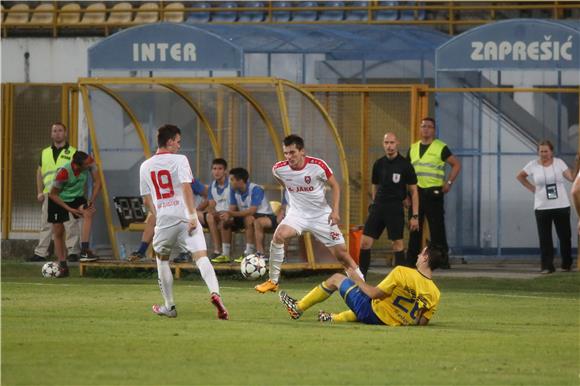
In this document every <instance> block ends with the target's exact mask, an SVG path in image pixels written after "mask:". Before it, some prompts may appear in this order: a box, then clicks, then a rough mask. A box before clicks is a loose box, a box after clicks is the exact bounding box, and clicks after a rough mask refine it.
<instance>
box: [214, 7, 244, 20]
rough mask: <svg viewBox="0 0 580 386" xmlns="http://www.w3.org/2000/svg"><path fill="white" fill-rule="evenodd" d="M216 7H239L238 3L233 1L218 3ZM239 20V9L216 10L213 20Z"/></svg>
mask: <svg viewBox="0 0 580 386" xmlns="http://www.w3.org/2000/svg"><path fill="white" fill-rule="evenodd" d="M216 8H232V9H236V8H238V5H237V4H236V3H233V2H225V3H217V7H216ZM236 20H238V11H215V12H213V15H212V18H211V21H216V22H233V21H236Z"/></svg>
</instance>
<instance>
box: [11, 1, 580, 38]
mask: <svg viewBox="0 0 580 386" xmlns="http://www.w3.org/2000/svg"><path fill="white" fill-rule="evenodd" d="M87 3H88V2H78V4H79V5H81V7H80V9H62V6H63V5H65V4H71V3H70V2H59V1H52V2H50V3H49V4H52V5H53V6H52V8H51V9H42V10H37V9H36V8H28V9H14V6H12V7H10V8H6V9H3V11H2V13H3V16H2V21H3V23H2V33H3V36H8V35H9V33H10V32H14V31H25V30H31V29H35V30H36V31H38V30H39V29H40V30H45V31H46V32H50V33H51V34H52V36H58V35H59V34H62V33H63V32H65V31H66V30H69V31H70V30H71V29H73V30H92V31H95V32H97V33H98V34H104V35H108V34H109V33H110V32H111V31H112V30H116V29H119V28H126V27H130V26H134V25H139V24H144V23H147V22H156V21H163V20H166V19H167V21H177V22H185V21H186V20H187V17H188V15H195V14H197V15H201V14H208V15H215V14H216V13H220V12H222V13H223V12H233V13H236V14H243V13H244V12H261V13H262V16H261V17H260V20H259V21H238V20H237V16H236V18H235V19H236V21H212V20H211V17H209V16H208V20H207V22H210V23H214V24H228V23H236V24H268V23H271V24H293V23H300V24H386V25H389V24H391V25H428V26H432V27H437V28H438V29H441V30H443V31H446V32H448V33H449V34H451V35H453V34H455V33H456V32H458V31H457V29H458V27H463V29H465V28H469V27H471V26H476V25H481V24H486V23H489V22H493V21H496V20H500V19H505V18H513V17H525V16H526V15H522V14H518V15H513V16H511V15H505V14H502V12H504V11H536V12H538V11H540V12H541V11H544V13H545V18H550V19H565V18H570V19H577V18H578V15H579V13H580V3H578V2H563V1H544V2H534V3H531V4H530V3H528V4H523V3H518V2H514V3H512V4H497V3H496V2H492V1H487V2H478V3H477V4H475V3H473V2H470V1H438V2H415V4H417V5H411V4H402V3H403V2H392V3H393V4H397V5H383V4H381V2H379V1H369V2H361V4H360V5H356V6H355V5H344V6H336V7H334V6H329V5H322V4H325V2H323V1H319V2H318V4H319V6H316V7H304V6H291V7H280V6H276V5H275V3H276V2H274V1H263V2H262V3H263V4H264V6H263V7H247V6H243V4H244V2H241V1H238V2H237V3H236V4H237V5H240V6H237V7H232V8H229V7H223V6H221V7H214V6H212V7H209V8H200V3H204V4H210V3H212V2H205V1H202V2H181V3H180V4H183V8H179V9H174V8H171V7H169V6H170V5H172V4H175V3H176V2H173V1H157V2H150V4H153V8H147V9H144V8H141V7H142V5H143V4H141V5H133V6H132V7H131V8H128V9H115V8H114V6H105V8H103V9H97V10H94V9H87V8H86V5H87ZM90 3H103V4H105V3H104V2H90ZM196 3H197V6H196V5H195V4H196ZM286 3H291V2H286ZM295 3H296V2H295ZM365 3H366V4H365ZM410 3H413V2H410ZM16 4H27V3H26V2H24V1H23V2H21V3H16ZM43 4H46V3H43ZM212 5H215V2H213V4H212ZM83 6H85V8H83ZM329 11H331V12H332V11H338V12H341V11H342V12H344V14H345V15H347V14H348V13H349V12H353V11H356V12H360V13H361V14H362V13H363V12H364V13H366V15H365V16H364V17H362V19H363V20H352V19H349V18H348V17H342V18H339V19H338V20H327V19H325V18H322V19H319V17H320V15H322V14H323V13H324V12H329ZM280 12H290V13H295V12H317V14H318V15H317V16H316V17H314V20H311V21H306V20H299V21H292V18H289V21H277V20H276V16H275V15H276V14H277V13H280ZM384 12H388V14H389V16H385V15H384ZM400 12H408V13H412V14H413V16H412V19H411V18H410V17H409V16H406V17H405V18H404V19H400V18H399V16H398V14H399V13H400ZM127 13H129V14H130V17H129V21H126V22H119V21H117V20H115V18H112V20H111V16H112V15H115V14H117V15H119V14H127ZM11 14H19V15H24V14H26V16H22V19H20V20H18V21H16V22H10V20H5V19H7V18H8V19H9V18H10V15H11ZM34 14H43V15H45V16H46V15H49V14H52V17H48V18H45V20H43V21H42V22H39V23H36V22H32V21H30V19H31V17H32V16H33V15H34ZM87 14H101V15H104V16H103V21H102V22H98V23H94V22H92V21H90V20H87V21H85V20H84V19H85V18H84V16H85V15H87ZM67 15H68V16H71V15H79V17H78V22H68V21H66V20H64V21H63V20H61V19H62V16H65V17H66V16H67ZM140 15H141V16H143V15H147V18H146V19H147V20H148V21H142V18H140V17H139V16H140ZM168 15H171V18H166V16H168ZM176 15H177V16H176ZM136 16H137V17H136ZM73 34H74V32H73Z"/></svg>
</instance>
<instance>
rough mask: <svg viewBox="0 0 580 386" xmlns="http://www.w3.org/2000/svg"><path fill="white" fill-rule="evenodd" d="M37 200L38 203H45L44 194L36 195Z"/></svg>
mask: <svg viewBox="0 0 580 386" xmlns="http://www.w3.org/2000/svg"><path fill="white" fill-rule="evenodd" d="M36 200H37V201H38V202H44V193H38V194H37V195H36Z"/></svg>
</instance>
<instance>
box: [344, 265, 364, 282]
mask: <svg viewBox="0 0 580 386" xmlns="http://www.w3.org/2000/svg"><path fill="white" fill-rule="evenodd" d="M355 272H356V273H357V275H359V276H360V278H361V279H362V280H363V281H365V276H364V275H363V273H362V272H361V270H360V268H359V267H356V269H355ZM345 273H346V276H349V274H348V272H346V271H345ZM349 277H350V276H349Z"/></svg>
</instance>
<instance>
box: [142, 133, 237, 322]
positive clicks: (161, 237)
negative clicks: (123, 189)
mask: <svg viewBox="0 0 580 386" xmlns="http://www.w3.org/2000/svg"><path fill="white" fill-rule="evenodd" d="M157 146H158V150H157V153H156V154H155V155H154V156H153V157H151V158H149V159H148V160H146V161H145V162H143V163H142V164H141V169H140V171H139V173H140V185H141V186H140V187H141V195H142V196H143V200H144V202H145V205H146V206H147V209H148V210H149V211H150V212H151V213H154V214H155V217H156V225H155V236H154V237H153V251H154V252H155V256H156V260H157V273H158V277H159V288H160V289H161V294H162V295H163V299H164V300H165V304H164V305H157V304H155V305H153V312H154V313H155V314H157V315H159V316H167V317H170V318H175V317H176V316H177V310H176V309H175V302H174V301H173V274H172V273H171V268H170V267H169V255H170V254H171V250H172V249H173V247H176V246H177V247H181V248H183V249H186V250H188V251H190V252H191V254H192V257H193V259H194V260H195V264H196V265H197V268H198V269H199V272H200V273H201V277H202V278H203V280H204V281H205V284H206V285H207V287H208V289H209V291H210V293H211V297H210V299H211V302H212V304H213V305H214V306H215V307H216V308H217V310H218V318H219V319H228V311H227V310H226V308H225V306H224V304H223V302H222V299H221V296H220V294H219V292H220V289H219V284H218V281H217V277H216V275H215V271H214V270H213V267H212V265H211V263H210V261H209V259H208V258H207V247H206V245H205V238H204V236H203V230H202V229H201V228H202V227H201V225H200V224H199V222H198V220H197V213H196V209H195V198H194V196H193V192H192V190H191V182H192V180H193V174H192V172H191V168H190V166H189V162H188V160H187V158H186V157H185V156H184V155H181V154H176V153H177V152H178V151H179V149H180V148H181V130H180V129H179V128H178V127H177V126H174V125H169V124H166V125H164V126H161V127H160V128H159V129H158V131H157Z"/></svg>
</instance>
